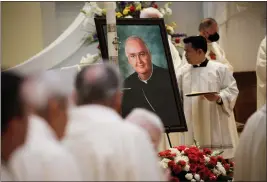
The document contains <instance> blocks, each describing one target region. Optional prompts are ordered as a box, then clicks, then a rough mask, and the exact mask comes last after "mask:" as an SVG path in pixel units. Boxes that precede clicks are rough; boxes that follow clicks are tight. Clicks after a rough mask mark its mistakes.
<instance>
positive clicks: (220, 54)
mask: <svg viewBox="0 0 267 182" xmlns="http://www.w3.org/2000/svg"><path fill="white" fill-rule="evenodd" d="M211 51H212V52H213V53H214V54H215V55H216V56H215V57H216V59H212V57H211V56H210V53H211ZM206 58H207V59H208V60H211V61H216V62H220V63H222V64H224V65H226V66H227V67H228V68H229V70H230V71H231V72H234V68H233V66H232V65H231V64H230V62H229V61H228V60H227V59H226V56H225V52H224V50H223V49H222V48H221V47H220V45H219V44H218V43H217V42H211V43H208V51H207V53H206ZM182 59H183V61H182V62H183V63H184V64H188V63H187V61H186V58H185V52H184V53H183V57H182Z"/></svg>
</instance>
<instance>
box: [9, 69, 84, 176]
mask: <svg viewBox="0 0 267 182" xmlns="http://www.w3.org/2000/svg"><path fill="white" fill-rule="evenodd" d="M62 84H64V83H62V81H61V79H60V78H59V76H58V75H57V74H53V73H52V72H45V73H41V74H38V75H35V76H34V77H31V78H29V79H28V80H27V82H26V83H25V85H24V87H23V89H22V90H23V91H22V94H23V97H24V98H25V101H26V103H27V105H26V106H27V107H29V109H30V110H31V112H32V114H31V116H30V118H29V119H30V120H29V133H28V136H27V141H26V144H25V146H24V147H23V148H22V149H21V150H20V151H19V152H18V153H17V154H16V155H15V156H14V159H13V161H12V163H11V164H10V167H11V168H12V169H13V171H14V173H13V174H14V176H15V180H19V181H79V180H80V179H81V178H80V172H79V169H78V167H77V165H76V163H75V160H74V158H73V157H72V156H71V154H70V153H69V152H68V151H67V150H66V149H64V147H63V145H62V144H61V143H60V140H61V139H62V138H63V137H64V134H65V127H66V124H67V121H68V118H67V110H66V109H67V97H66V96H67V95H66V94H67V93H66V92H67V91H66V89H64V87H62Z"/></svg>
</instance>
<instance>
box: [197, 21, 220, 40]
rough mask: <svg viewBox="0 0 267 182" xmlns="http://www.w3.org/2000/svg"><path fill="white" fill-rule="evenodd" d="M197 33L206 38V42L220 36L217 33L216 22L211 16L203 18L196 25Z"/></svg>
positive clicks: (217, 38)
mask: <svg viewBox="0 0 267 182" xmlns="http://www.w3.org/2000/svg"><path fill="white" fill-rule="evenodd" d="M198 31H199V34H200V35H201V36H203V37H205V38H206V40H207V42H216V41H218V40H219V38H220V36H219V34H218V31H219V30H218V24H217V22H216V20H215V19H213V18H205V19H203V20H202V21H201V22H200V24H199V27H198Z"/></svg>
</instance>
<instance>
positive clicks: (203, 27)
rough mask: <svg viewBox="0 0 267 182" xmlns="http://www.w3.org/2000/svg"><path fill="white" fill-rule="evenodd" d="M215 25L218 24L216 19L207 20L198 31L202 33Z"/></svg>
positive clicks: (203, 21) (200, 25) (202, 22)
mask: <svg viewBox="0 0 267 182" xmlns="http://www.w3.org/2000/svg"><path fill="white" fill-rule="evenodd" d="M213 24H217V22H216V20H215V19H213V18H205V19H203V20H202V21H201V22H200V24H199V27H198V31H200V32H201V31H203V30H205V29H207V28H209V27H211V26H212V25H213Z"/></svg>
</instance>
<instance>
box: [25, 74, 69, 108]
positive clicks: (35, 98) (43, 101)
mask: <svg viewBox="0 0 267 182" xmlns="http://www.w3.org/2000/svg"><path fill="white" fill-rule="evenodd" d="M23 94H24V97H25V99H26V102H28V103H29V104H30V105H32V106H33V107H34V108H35V109H37V110H42V109H45V108H46V107H47V104H48V101H49V99H66V98H67V96H68V91H67V90H66V89H65V87H64V82H63V79H62V78H61V77H60V75H59V73H56V72H53V71H46V72H43V73H40V74H38V75H34V76H32V77H29V79H28V81H27V82H26V83H25V87H24V89H23Z"/></svg>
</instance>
